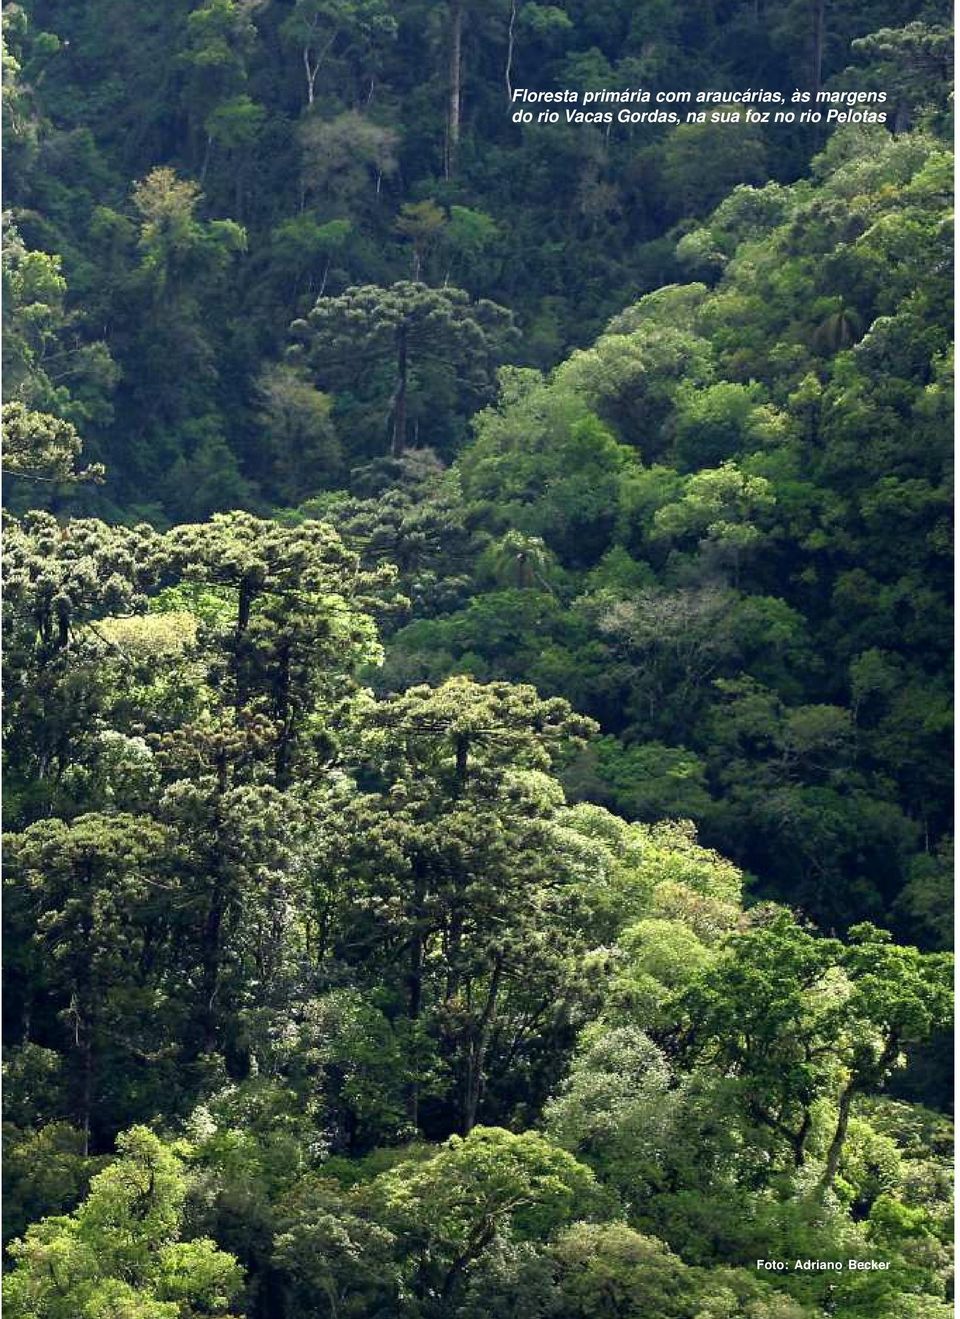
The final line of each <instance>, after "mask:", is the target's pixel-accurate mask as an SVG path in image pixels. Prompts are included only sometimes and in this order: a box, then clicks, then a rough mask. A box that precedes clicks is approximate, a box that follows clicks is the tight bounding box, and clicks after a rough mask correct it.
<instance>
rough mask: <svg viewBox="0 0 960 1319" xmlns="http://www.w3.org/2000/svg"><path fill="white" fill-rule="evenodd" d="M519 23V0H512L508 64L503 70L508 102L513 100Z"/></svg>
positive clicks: (508, 34)
mask: <svg viewBox="0 0 960 1319" xmlns="http://www.w3.org/2000/svg"><path fill="white" fill-rule="evenodd" d="M516 21H517V0H511V4H510V23H509V26H508V27H507V62H506V65H505V66H504V70H503V81H504V82H505V83H506V84H507V100H508V101H512V100H513V83H512V82H511V75H512V73H513V29H514V25H515V24H516Z"/></svg>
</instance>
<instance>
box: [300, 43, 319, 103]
mask: <svg viewBox="0 0 960 1319" xmlns="http://www.w3.org/2000/svg"><path fill="white" fill-rule="evenodd" d="M303 69H304V72H305V73H306V75H307V105H313V100H314V96H315V95H316V85H317V74H318V73H319V72H320V65H319V64H311V62H310V47H309V46H304V48H303Z"/></svg>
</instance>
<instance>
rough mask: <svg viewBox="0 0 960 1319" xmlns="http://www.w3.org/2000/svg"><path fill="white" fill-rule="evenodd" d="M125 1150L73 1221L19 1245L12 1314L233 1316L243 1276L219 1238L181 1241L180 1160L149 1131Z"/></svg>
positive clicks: (129, 1136)
mask: <svg viewBox="0 0 960 1319" xmlns="http://www.w3.org/2000/svg"><path fill="white" fill-rule="evenodd" d="M118 1151H119V1157H118V1159H117V1161H116V1162H115V1163H113V1164H112V1165H111V1166H110V1167H109V1168H107V1169H105V1170H104V1171H103V1172H100V1173H98V1174H97V1175H96V1177H94V1179H93V1182H92V1183H91V1186H90V1193H89V1195H88V1196H87V1197H86V1199H85V1200H84V1201H83V1203H82V1204H81V1205H80V1207H79V1208H78V1209H77V1210H75V1211H74V1213H73V1214H71V1215H69V1217H55V1218H47V1219H45V1220H44V1221H43V1222H42V1223H40V1224H37V1225H36V1226H35V1227H32V1228H30V1230H29V1231H28V1232H27V1233H26V1235H25V1236H24V1237H23V1238H22V1239H21V1240H19V1241H16V1242H14V1243H13V1245H12V1246H11V1248H10V1253H11V1255H12V1257H13V1260H14V1268H13V1271H12V1273H11V1275H10V1277H9V1279H8V1281H7V1285H6V1287H5V1289H4V1303H5V1304H6V1306H7V1307H8V1309H9V1312H10V1313H11V1314H13V1315H20V1316H23V1319H28V1316H30V1317H35V1319H61V1316H62V1317H63V1319H66V1316H68V1315H70V1316H74V1315H84V1316H90V1319H95V1317H98V1319H99V1317H100V1316H107V1315H124V1316H127V1317H129V1319H177V1316H179V1315H184V1314H198V1313H200V1314H208V1315H223V1316H227V1315H228V1312H229V1310H230V1303H231V1300H232V1299H233V1297H234V1296H235V1295H236V1294H237V1292H238V1291H239V1289H240V1285H241V1282H242V1273H241V1271H240V1268H239V1266H238V1265H237V1263H236V1261H235V1260H233V1259H232V1258H231V1257H230V1256H229V1255H227V1254H225V1253H224V1252H223V1251H221V1250H218V1249H217V1248H216V1246H215V1245H214V1243H213V1242H212V1241H209V1240H205V1239H203V1238H196V1239H193V1240H182V1239H181V1233H182V1223H183V1202H184V1198H185V1195H186V1190H187V1179H186V1175H185V1173H184V1170H183V1165H182V1162H181V1160H180V1159H179V1158H178V1157H177V1155H176V1154H175V1153H174V1152H173V1151H172V1150H171V1149H169V1148H168V1147H166V1146H165V1145H164V1144H163V1143H162V1142H161V1141H160V1140H158V1139H157V1137H156V1136H154V1135H153V1134H152V1132H150V1131H148V1130H147V1129H146V1128H145V1127H134V1128H132V1129H131V1130H130V1131H129V1132H126V1133H125V1134H124V1135H123V1136H122V1137H120V1139H119V1141H118Z"/></svg>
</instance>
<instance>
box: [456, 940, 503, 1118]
mask: <svg viewBox="0 0 960 1319" xmlns="http://www.w3.org/2000/svg"><path fill="white" fill-rule="evenodd" d="M502 976H503V958H502V957H498V958H497V960H496V962H495V963H494V966H493V973H492V974H491V976H490V988H489V990H488V991H487V1001H486V1003H485V1004H484V1008H483V1013H482V1014H481V1017H480V1021H479V1022H478V1024H477V1029H476V1030H475V1032H474V1034H473V1038H472V1039H471V1040H470V1042H469V1044H468V1046H467V1065H466V1076H465V1078H464V1104H463V1134H464V1135H465V1136H469V1135H470V1132H471V1131H472V1130H473V1128H474V1127H475V1126H476V1124H477V1109H478V1108H479V1106H480V1094H481V1092H482V1090H483V1076H484V1071H483V1069H484V1065H485V1063H486V1060H487V1050H488V1048H489V1047H490V1038H491V1036H492V1035H493V1027H494V1023H495V1022H496V1019H497V1000H498V998H499V995H500V981H501V978H502Z"/></svg>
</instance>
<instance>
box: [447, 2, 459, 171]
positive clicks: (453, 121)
mask: <svg viewBox="0 0 960 1319" xmlns="http://www.w3.org/2000/svg"><path fill="white" fill-rule="evenodd" d="M462 73H463V0H450V80H449V88H450V90H449V95H450V101H449V108H448V111H447V159H446V162H445V166H446V167H445V169H444V174H445V176H446V177H447V178H448V179H449V178H452V177H453V173H454V170H455V169H456V164H457V151H458V148H459V146H460V107H461V98H462V88H461V84H462Z"/></svg>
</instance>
